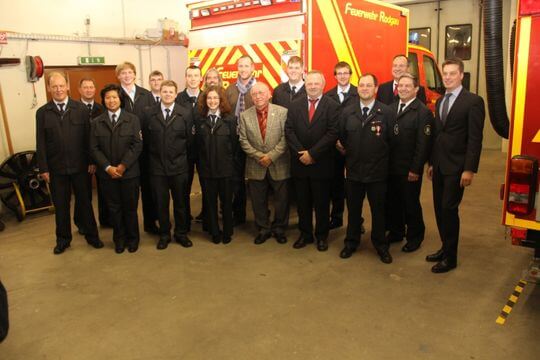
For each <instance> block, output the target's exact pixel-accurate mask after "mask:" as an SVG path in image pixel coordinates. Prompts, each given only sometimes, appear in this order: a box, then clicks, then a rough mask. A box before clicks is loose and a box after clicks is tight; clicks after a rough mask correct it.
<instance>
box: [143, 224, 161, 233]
mask: <svg viewBox="0 0 540 360" xmlns="http://www.w3.org/2000/svg"><path fill="white" fill-rule="evenodd" d="M144 232H147V233H149V234H154V235H158V234H159V228H158V227H157V226H156V224H149V225H144Z"/></svg>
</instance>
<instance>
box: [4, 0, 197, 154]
mask: <svg viewBox="0 0 540 360" xmlns="http://www.w3.org/2000/svg"><path fill="white" fill-rule="evenodd" d="M0 9H2V10H1V11H0V24H1V25H0V30H4V31H15V32H21V33H39V34H58V35H75V34H79V35H81V36H84V35H85V32H86V27H85V25H84V20H85V18H86V17H89V18H90V21H91V25H90V33H89V35H90V36H105V37H128V38H133V37H135V36H137V35H142V34H144V32H145V30H146V29H148V28H158V27H159V21H158V19H160V18H165V17H167V18H169V19H173V20H175V21H178V22H179V23H180V28H181V31H184V32H187V30H188V27H189V24H188V20H189V17H188V12H187V10H186V8H185V5H184V1H183V0H159V1H146V0H107V1H105V0H92V1H84V2H83V1H77V0H52V1H46V2H43V1H39V0H25V1H7V0H0ZM123 19H125V23H124V21H123ZM26 55H32V56H35V55H39V56H40V57H41V58H42V59H43V62H44V64H45V66H53V65H57V66H68V65H77V56H88V55H93V56H105V60H106V65H116V64H117V63H119V62H122V61H125V60H128V61H131V62H133V63H134V64H135V65H136V67H137V70H138V73H137V75H138V79H137V80H138V81H137V82H138V84H139V85H142V86H144V87H148V81H147V78H148V74H149V73H150V72H151V71H152V70H155V69H158V70H161V71H162V72H163V73H164V74H165V76H166V77H168V78H170V79H172V80H175V81H177V82H178V83H179V86H180V88H182V87H183V86H184V68H185V67H186V65H187V49H186V48H184V47H182V46H152V47H150V46H146V45H145V46H133V45H117V44H91V45H90V46H88V45H87V44H86V43H80V42H61V41H42V40H39V41H26V40H16V39H8V44H7V45H0V57H3V58H6V57H7V58H11V57H16V58H20V59H21V62H22V64H21V65H19V66H9V67H0V86H2V91H3V94H4V101H5V106H6V110H7V117H8V120H9V126H10V131H11V138H12V141H13V147H14V150H15V152H18V151H23V150H28V149H35V111H36V110H37V108H38V107H39V106H41V105H43V104H45V102H46V90H45V84H44V80H43V79H40V80H39V81H38V82H37V83H36V84H35V88H36V93H37V106H36V107H35V108H31V104H32V98H33V90H32V84H31V83H29V82H27V81H26V74H25V66H24V57H25V56H26ZM0 117H1V114H0ZM0 128H1V134H0V162H1V161H3V159H5V158H6V157H7V155H8V151H7V144H6V138H5V132H4V129H3V126H0Z"/></svg>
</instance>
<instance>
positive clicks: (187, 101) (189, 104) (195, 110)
mask: <svg viewBox="0 0 540 360" xmlns="http://www.w3.org/2000/svg"><path fill="white" fill-rule="evenodd" d="M201 94H202V93H201V92H200V93H199V96H200V95H201ZM197 99H198V98H197ZM193 101H194V100H193V99H191V96H190V95H189V94H188V93H187V89H184V90H183V91H181V92H179V93H178V95H176V99H175V100H174V102H175V103H176V104H178V105H180V106H182V107H185V108H186V109H189V111H190V113H191V119H192V122H193V124H194V125H196V124H195V123H196V122H197V121H198V120H199V118H200V116H199V104H198V102H197V100H195V103H193ZM193 104H195V105H193ZM188 156H189V160H190V161H192V162H193V161H196V160H197V157H198V156H199V151H198V150H197V148H196V143H195V141H193V142H191V144H190V149H189V151H188Z"/></svg>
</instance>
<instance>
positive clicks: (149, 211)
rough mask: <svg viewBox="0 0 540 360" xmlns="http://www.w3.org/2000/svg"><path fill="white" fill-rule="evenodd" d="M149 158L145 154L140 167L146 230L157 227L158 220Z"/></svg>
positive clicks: (141, 157)
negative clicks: (149, 169)
mask: <svg viewBox="0 0 540 360" xmlns="http://www.w3.org/2000/svg"><path fill="white" fill-rule="evenodd" d="M147 157H148V155H147V154H144V153H142V154H141V156H140V157H139V167H140V169H141V175H140V178H139V181H140V186H141V200H142V210H143V224H144V227H145V228H148V227H153V226H155V225H156V221H157V219H158V215H157V208H156V204H155V203H154V195H153V194H152V193H153V191H152V183H151V181H150V172H149V171H148V167H149V161H148V159H147Z"/></svg>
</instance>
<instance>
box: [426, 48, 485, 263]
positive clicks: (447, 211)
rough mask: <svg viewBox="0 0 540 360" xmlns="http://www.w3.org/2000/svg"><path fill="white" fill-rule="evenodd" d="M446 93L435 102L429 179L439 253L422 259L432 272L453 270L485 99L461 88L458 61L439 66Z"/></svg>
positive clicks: (479, 144) (477, 157) (479, 142)
mask: <svg viewBox="0 0 540 360" xmlns="http://www.w3.org/2000/svg"><path fill="white" fill-rule="evenodd" d="M442 70H443V83H444V87H445V88H446V93H445V95H444V96H443V97H441V98H439V100H437V103H436V107H435V109H436V112H435V123H434V134H433V135H434V136H433V139H434V142H433V151H432V154H431V159H430V166H429V168H428V174H427V175H428V178H429V179H432V181H433V202H434V205H435V217H436V220H437V227H438V228H439V234H440V236H441V241H442V248H441V249H439V250H438V251H437V252H435V253H434V254H431V255H428V256H427V257H426V260H427V261H430V262H436V264H435V265H434V266H433V267H432V268H431V271H432V272H434V273H443V272H447V271H450V270H452V269H454V268H455V267H456V266H457V249H458V240H459V204H460V202H461V199H462V198H463V191H464V189H465V187H466V186H469V185H471V183H472V181H473V177H474V174H475V173H476V172H477V171H478V163H479V161H480V152H481V150H482V133H483V128H484V118H485V109H484V100H483V99H482V98H481V97H480V96H478V95H476V94H472V93H470V92H469V91H467V90H466V89H465V88H463V86H462V81H463V71H464V68H463V61H461V59H458V58H452V59H447V60H445V61H444V63H443V65H442Z"/></svg>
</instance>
